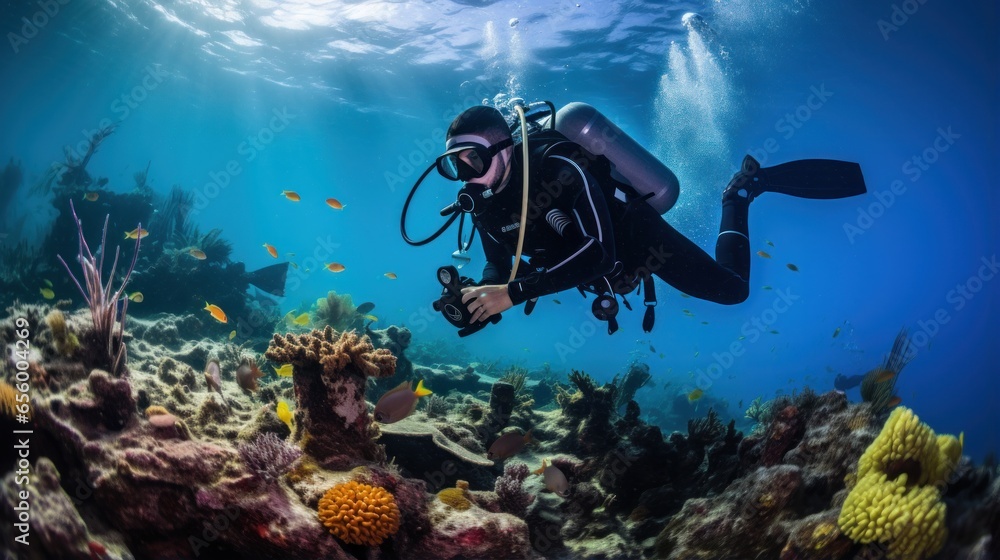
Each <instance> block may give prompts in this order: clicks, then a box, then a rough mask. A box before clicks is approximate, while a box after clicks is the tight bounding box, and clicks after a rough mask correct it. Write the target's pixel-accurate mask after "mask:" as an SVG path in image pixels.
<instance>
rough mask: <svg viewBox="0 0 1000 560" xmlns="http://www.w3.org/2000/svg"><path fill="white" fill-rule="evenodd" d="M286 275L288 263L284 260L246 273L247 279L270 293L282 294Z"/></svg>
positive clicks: (283, 293)
mask: <svg viewBox="0 0 1000 560" xmlns="http://www.w3.org/2000/svg"><path fill="white" fill-rule="evenodd" d="M287 275H288V263H286V262H284V263H278V264H272V265H271V266H265V267H264V268H261V269H259V270H255V271H253V272H250V273H247V281H248V282H249V283H251V284H253V285H254V286H257V287H258V288H260V289H261V290H263V291H265V292H267V293H269V294H271V295H275V296H283V295H285V277H286V276H287Z"/></svg>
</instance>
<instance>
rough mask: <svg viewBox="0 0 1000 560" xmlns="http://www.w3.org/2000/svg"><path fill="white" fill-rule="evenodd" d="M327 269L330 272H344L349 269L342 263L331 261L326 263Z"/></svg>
mask: <svg viewBox="0 0 1000 560" xmlns="http://www.w3.org/2000/svg"><path fill="white" fill-rule="evenodd" d="M326 269H327V270H329V271H330V272H343V271H345V270H347V267H346V266H344V265H342V264H340V263H330V264H328V265H326Z"/></svg>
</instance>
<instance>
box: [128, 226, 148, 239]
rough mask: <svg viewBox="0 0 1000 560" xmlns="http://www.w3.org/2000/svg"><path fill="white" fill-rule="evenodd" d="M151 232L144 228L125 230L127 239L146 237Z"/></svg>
mask: <svg viewBox="0 0 1000 560" xmlns="http://www.w3.org/2000/svg"><path fill="white" fill-rule="evenodd" d="M147 235H149V232H148V231H146V230H144V229H142V228H135V229H133V230H132V231H128V232H125V239H144V238H145V237H146V236H147Z"/></svg>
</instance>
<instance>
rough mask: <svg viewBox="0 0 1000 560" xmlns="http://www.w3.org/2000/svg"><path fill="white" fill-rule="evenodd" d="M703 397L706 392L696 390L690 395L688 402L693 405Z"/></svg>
mask: <svg viewBox="0 0 1000 560" xmlns="http://www.w3.org/2000/svg"><path fill="white" fill-rule="evenodd" d="M703 396H705V391H702V390H701V389H695V390H694V391H691V392H690V393H688V402H689V403H693V402H695V401H697V400H698V399H700V398H701V397H703Z"/></svg>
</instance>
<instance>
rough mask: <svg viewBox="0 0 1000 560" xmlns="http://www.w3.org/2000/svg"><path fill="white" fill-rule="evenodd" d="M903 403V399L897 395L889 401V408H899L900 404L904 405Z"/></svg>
mask: <svg viewBox="0 0 1000 560" xmlns="http://www.w3.org/2000/svg"><path fill="white" fill-rule="evenodd" d="M902 402H903V397H901V396H899V395H896V396H894V397H892V398H891V399H889V404H888V405H887V406H888V407H889V408H893V407H895V406H899V405H900V403H902Z"/></svg>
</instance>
